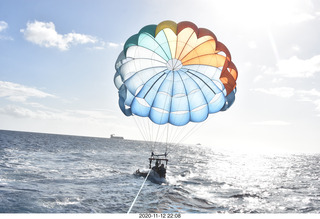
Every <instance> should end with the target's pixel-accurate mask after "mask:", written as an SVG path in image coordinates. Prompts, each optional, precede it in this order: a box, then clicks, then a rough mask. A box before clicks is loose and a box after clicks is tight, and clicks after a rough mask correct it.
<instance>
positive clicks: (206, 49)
mask: <svg viewBox="0 0 320 219" xmlns="http://www.w3.org/2000/svg"><path fill="white" fill-rule="evenodd" d="M217 52H218V51H216V43H215V41H214V40H213V39H212V40H208V41H206V42H204V43H202V44H200V45H199V46H197V47H196V48H194V49H193V50H191V51H190V52H189V53H188V54H187V55H186V56H185V57H184V58H183V59H181V62H182V63H183V62H186V61H188V60H190V59H193V58H195V57H197V56H203V55H206V54H214V53H217Z"/></svg>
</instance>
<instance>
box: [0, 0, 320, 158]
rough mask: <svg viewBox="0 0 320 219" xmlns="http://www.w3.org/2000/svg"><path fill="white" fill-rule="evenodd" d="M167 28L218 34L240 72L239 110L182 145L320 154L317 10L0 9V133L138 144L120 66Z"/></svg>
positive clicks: (223, 5) (173, 6)
mask: <svg viewBox="0 0 320 219" xmlns="http://www.w3.org/2000/svg"><path fill="white" fill-rule="evenodd" d="M163 20H173V21H175V22H180V21H185V20H187V21H192V22H193V23H195V24H197V25H198V27H204V28H207V29H210V30H212V32H214V33H215V34H216V36H217V38H218V40H219V41H221V42H223V43H224V44H225V45H226V46H227V47H228V48H229V50H230V52H231V54H232V60H233V62H234V63H235V65H236V66H237V68H238V71H239V78H238V80H237V82H238V86H237V88H238V92H237V94H236V102H235V104H234V105H233V106H232V107H231V108H230V109H229V110H228V111H226V112H222V113H217V114H214V115H211V116H210V118H209V119H208V121H207V122H205V123H204V124H203V125H201V127H199V128H198V129H197V131H196V132H195V133H194V134H193V135H192V136H190V137H189V138H188V140H187V141H186V142H185V143H198V142H200V143H201V144H203V145H210V146H213V147H221V148H226V149H230V150H237V151H246V152H249V151H284V152H308V153H309V152H312V153H314V152H320V146H319V143H318V142H320V135H319V134H318V132H319V130H320V88H319V84H320V74H319V73H320V43H319V39H320V30H319V28H318V27H319V26H320V3H319V2H318V1H316V0H292V1H289V0H288V1H286V0H283V1H278V0H269V1H254V0H244V1H237V0H226V1H209V0H208V1H205V0H197V1H167V0H165V1H154V0H146V1H129V0H128V1H125V0H121V1H97V0H88V1H83V0H82V1H81V0H77V1H76V0H74V1H70V0H68V1H60V0H46V1H40V0H38V1H33V0H29V1H22V0H21V1H19V0H13V1H11V0H1V1H0V51H1V52H0V129H9V130H20V131H34V132H48V133H59V134H74V135H86V136H101V137H108V136H109V134H111V133H116V134H118V135H123V136H125V137H126V138H131V139H142V137H141V135H140V132H139V130H138V128H137V127H136V124H135V122H134V120H133V119H132V118H127V117H125V116H124V115H123V114H122V113H121V111H120V109H119V108H118V104H117V101H118V95H117V89H116V88H115V86H114V84H113V76H114V73H115V69H114V63H115V61H116V59H117V56H118V55H119V53H120V52H121V50H122V46H123V44H124V42H125V41H126V39H127V38H129V37H130V36H131V35H133V34H135V33H137V32H138V31H139V30H140V29H141V28H142V27H143V26H145V25H148V24H158V23H160V22H161V21H163Z"/></svg>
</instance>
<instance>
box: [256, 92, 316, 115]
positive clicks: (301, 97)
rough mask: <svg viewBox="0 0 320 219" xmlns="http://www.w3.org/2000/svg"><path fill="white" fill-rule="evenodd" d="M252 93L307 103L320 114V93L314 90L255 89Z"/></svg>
mask: <svg viewBox="0 0 320 219" xmlns="http://www.w3.org/2000/svg"><path fill="white" fill-rule="evenodd" d="M251 91H255V92H261V93H264V94H268V95H274V96H277V97H281V98H293V97H294V98H295V100H297V101H307V102H310V103H312V104H313V105H314V106H315V111H317V112H318V113H320V91H319V90H317V89H315V88H312V89H310V90H302V89H294V88H292V87H275V88H268V89H266V88H255V89H251ZM318 116H320V114H318Z"/></svg>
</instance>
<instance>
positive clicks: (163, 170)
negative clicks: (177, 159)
mask: <svg viewBox="0 0 320 219" xmlns="http://www.w3.org/2000/svg"><path fill="white" fill-rule="evenodd" d="M166 172H167V171H166V168H164V164H161V166H160V167H159V170H158V174H159V176H160V178H166Z"/></svg>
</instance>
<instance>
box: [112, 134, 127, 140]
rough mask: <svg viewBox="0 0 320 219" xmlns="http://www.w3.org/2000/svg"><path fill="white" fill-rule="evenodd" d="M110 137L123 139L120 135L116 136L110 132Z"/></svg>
mask: <svg viewBox="0 0 320 219" xmlns="http://www.w3.org/2000/svg"><path fill="white" fill-rule="evenodd" d="M110 138H112V139H124V138H123V137H122V136H116V135H115V134H111V135H110Z"/></svg>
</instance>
